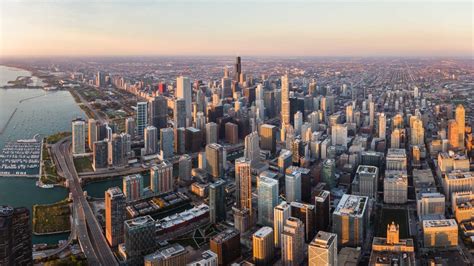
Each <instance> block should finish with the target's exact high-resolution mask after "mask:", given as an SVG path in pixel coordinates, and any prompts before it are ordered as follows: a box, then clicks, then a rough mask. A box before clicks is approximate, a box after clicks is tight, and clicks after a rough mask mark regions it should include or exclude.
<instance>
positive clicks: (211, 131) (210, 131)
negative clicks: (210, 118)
mask: <svg viewBox="0 0 474 266" xmlns="http://www.w3.org/2000/svg"><path fill="white" fill-rule="evenodd" d="M218 137H219V131H218V130H217V124H216V123H214V122H210V123H207V124H206V144H211V143H217V139H218Z"/></svg>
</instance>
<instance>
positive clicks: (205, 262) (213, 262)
mask: <svg viewBox="0 0 474 266" xmlns="http://www.w3.org/2000/svg"><path fill="white" fill-rule="evenodd" d="M188 265H189V266H217V254H216V253H214V252H212V251H210V250H206V251H204V252H202V253H201V257H200V258H199V259H197V260H196V261H193V262H191V263H189V264H188Z"/></svg>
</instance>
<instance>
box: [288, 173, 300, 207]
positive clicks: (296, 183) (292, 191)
mask: <svg viewBox="0 0 474 266" xmlns="http://www.w3.org/2000/svg"><path fill="white" fill-rule="evenodd" d="M285 195H286V201H287V202H293V201H301V173H300V172H298V171H294V172H293V173H289V174H288V173H287V174H286V175H285Z"/></svg>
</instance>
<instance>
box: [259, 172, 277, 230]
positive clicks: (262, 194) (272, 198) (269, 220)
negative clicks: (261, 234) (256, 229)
mask: <svg viewBox="0 0 474 266" xmlns="http://www.w3.org/2000/svg"><path fill="white" fill-rule="evenodd" d="M257 194H258V201H257V202H258V223H259V224H261V225H265V226H272V225H273V209H274V208H275V206H276V205H277V204H278V180H276V179H273V178H269V177H265V176H262V175H260V176H259V177H258V188H257Z"/></svg>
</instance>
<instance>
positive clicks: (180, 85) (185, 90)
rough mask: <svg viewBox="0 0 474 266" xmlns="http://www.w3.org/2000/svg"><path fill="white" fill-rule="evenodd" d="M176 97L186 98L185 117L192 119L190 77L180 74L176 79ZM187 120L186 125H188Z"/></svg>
mask: <svg viewBox="0 0 474 266" xmlns="http://www.w3.org/2000/svg"><path fill="white" fill-rule="evenodd" d="M176 98H183V99H184V102H185V104H184V106H185V108H184V110H185V115H184V116H185V117H186V118H187V119H189V121H191V118H192V115H191V112H192V100H193V99H192V88H191V82H190V81H189V78H188V77H183V76H180V77H178V78H177V79H176ZM186 125H187V124H186V121H185V125H184V127H186Z"/></svg>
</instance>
